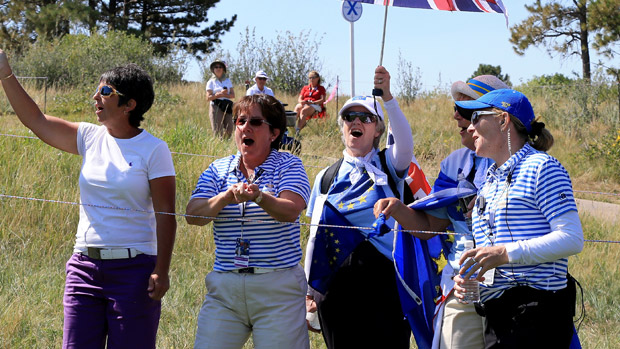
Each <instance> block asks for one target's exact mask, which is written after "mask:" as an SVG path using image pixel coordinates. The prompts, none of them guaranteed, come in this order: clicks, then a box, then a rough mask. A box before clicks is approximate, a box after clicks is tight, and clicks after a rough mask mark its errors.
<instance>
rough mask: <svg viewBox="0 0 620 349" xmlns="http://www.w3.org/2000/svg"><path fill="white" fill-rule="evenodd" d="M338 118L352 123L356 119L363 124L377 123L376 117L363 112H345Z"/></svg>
mask: <svg viewBox="0 0 620 349" xmlns="http://www.w3.org/2000/svg"><path fill="white" fill-rule="evenodd" d="M340 117H341V118H342V120H344V121H348V122H353V121H355V119H356V118H359V119H360V121H361V122H362V123H364V124H372V123H373V122H376V121H377V117H376V116H375V115H374V114H372V113H368V112H363V111H348V112H347V111H345V112H344V113H342V115H340Z"/></svg>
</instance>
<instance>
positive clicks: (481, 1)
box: [353, 0, 506, 13]
mask: <svg viewBox="0 0 620 349" xmlns="http://www.w3.org/2000/svg"><path fill="white" fill-rule="evenodd" d="M353 1H357V2H362V3H366V4H375V5H388V6H396V7H412V8H421V9H428V10H440V11H467V12H490V13H506V9H505V7H504V4H503V3H502V1H501V0H353Z"/></svg>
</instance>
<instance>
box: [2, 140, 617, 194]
mask: <svg viewBox="0 0 620 349" xmlns="http://www.w3.org/2000/svg"><path fill="white" fill-rule="evenodd" d="M0 136H3V137H13V138H25V139H36V140H40V139H39V138H38V137H33V136H22V135H13V134H8V133H0ZM170 153H171V154H175V155H187V156H200V157H208V158H214V159H215V158H218V156H217V155H208V154H195V153H184V152H176V151H170ZM302 155H304V156H312V157H315V158H324V159H330V160H331V161H336V160H337V159H334V158H332V157H329V156H321V155H313V154H302ZM304 167H313V168H320V169H323V168H325V166H315V165H304ZM427 178H429V177H427ZM573 192H575V193H583V194H595V195H608V196H618V197H620V194H619V193H607V192H600V191H588V190H573Z"/></svg>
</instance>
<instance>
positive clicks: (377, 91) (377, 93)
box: [372, 1, 390, 97]
mask: <svg viewBox="0 0 620 349" xmlns="http://www.w3.org/2000/svg"><path fill="white" fill-rule="evenodd" d="M389 3H390V2H389V1H386V2H385V16H384V17H383V38H382V39H381V56H379V65H383V48H384V47H385V28H386V27H387V13H388V4H389ZM372 95H373V96H378V97H379V96H383V90H382V89H380V88H373V89H372Z"/></svg>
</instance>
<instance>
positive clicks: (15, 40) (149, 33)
mask: <svg viewBox="0 0 620 349" xmlns="http://www.w3.org/2000/svg"><path fill="white" fill-rule="evenodd" d="M218 2H219V0H108V1H95V0H41V1H31V0H10V1H7V0H0V18H2V21H1V23H0V46H1V47H4V49H6V50H8V51H10V52H14V53H17V54H20V53H22V52H24V51H25V50H26V49H28V46H29V45H31V44H33V43H35V42H37V41H39V40H45V41H51V40H54V39H60V38H62V37H64V36H66V35H69V34H79V33H102V32H109V31H121V32H125V33H127V34H132V35H134V36H137V37H140V38H144V39H147V40H149V41H150V42H151V43H152V44H153V46H154V48H155V52H156V53H159V54H166V53H168V52H169V51H170V50H171V48H173V47H179V48H181V49H183V50H186V51H188V52H190V53H192V54H195V55H200V54H205V53H208V52H210V51H211V50H212V49H213V46H214V45H215V44H217V43H218V42H220V37H221V36H222V35H223V34H224V33H226V32H227V31H229V30H230V28H232V26H233V25H234V23H235V21H236V20H237V16H236V15H233V16H232V17H230V18H229V19H221V20H216V21H214V22H213V23H212V24H211V25H206V24H207V23H208V17H207V12H208V11H209V9H211V8H212V7H213V6H215V4H216V3H218Z"/></svg>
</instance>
